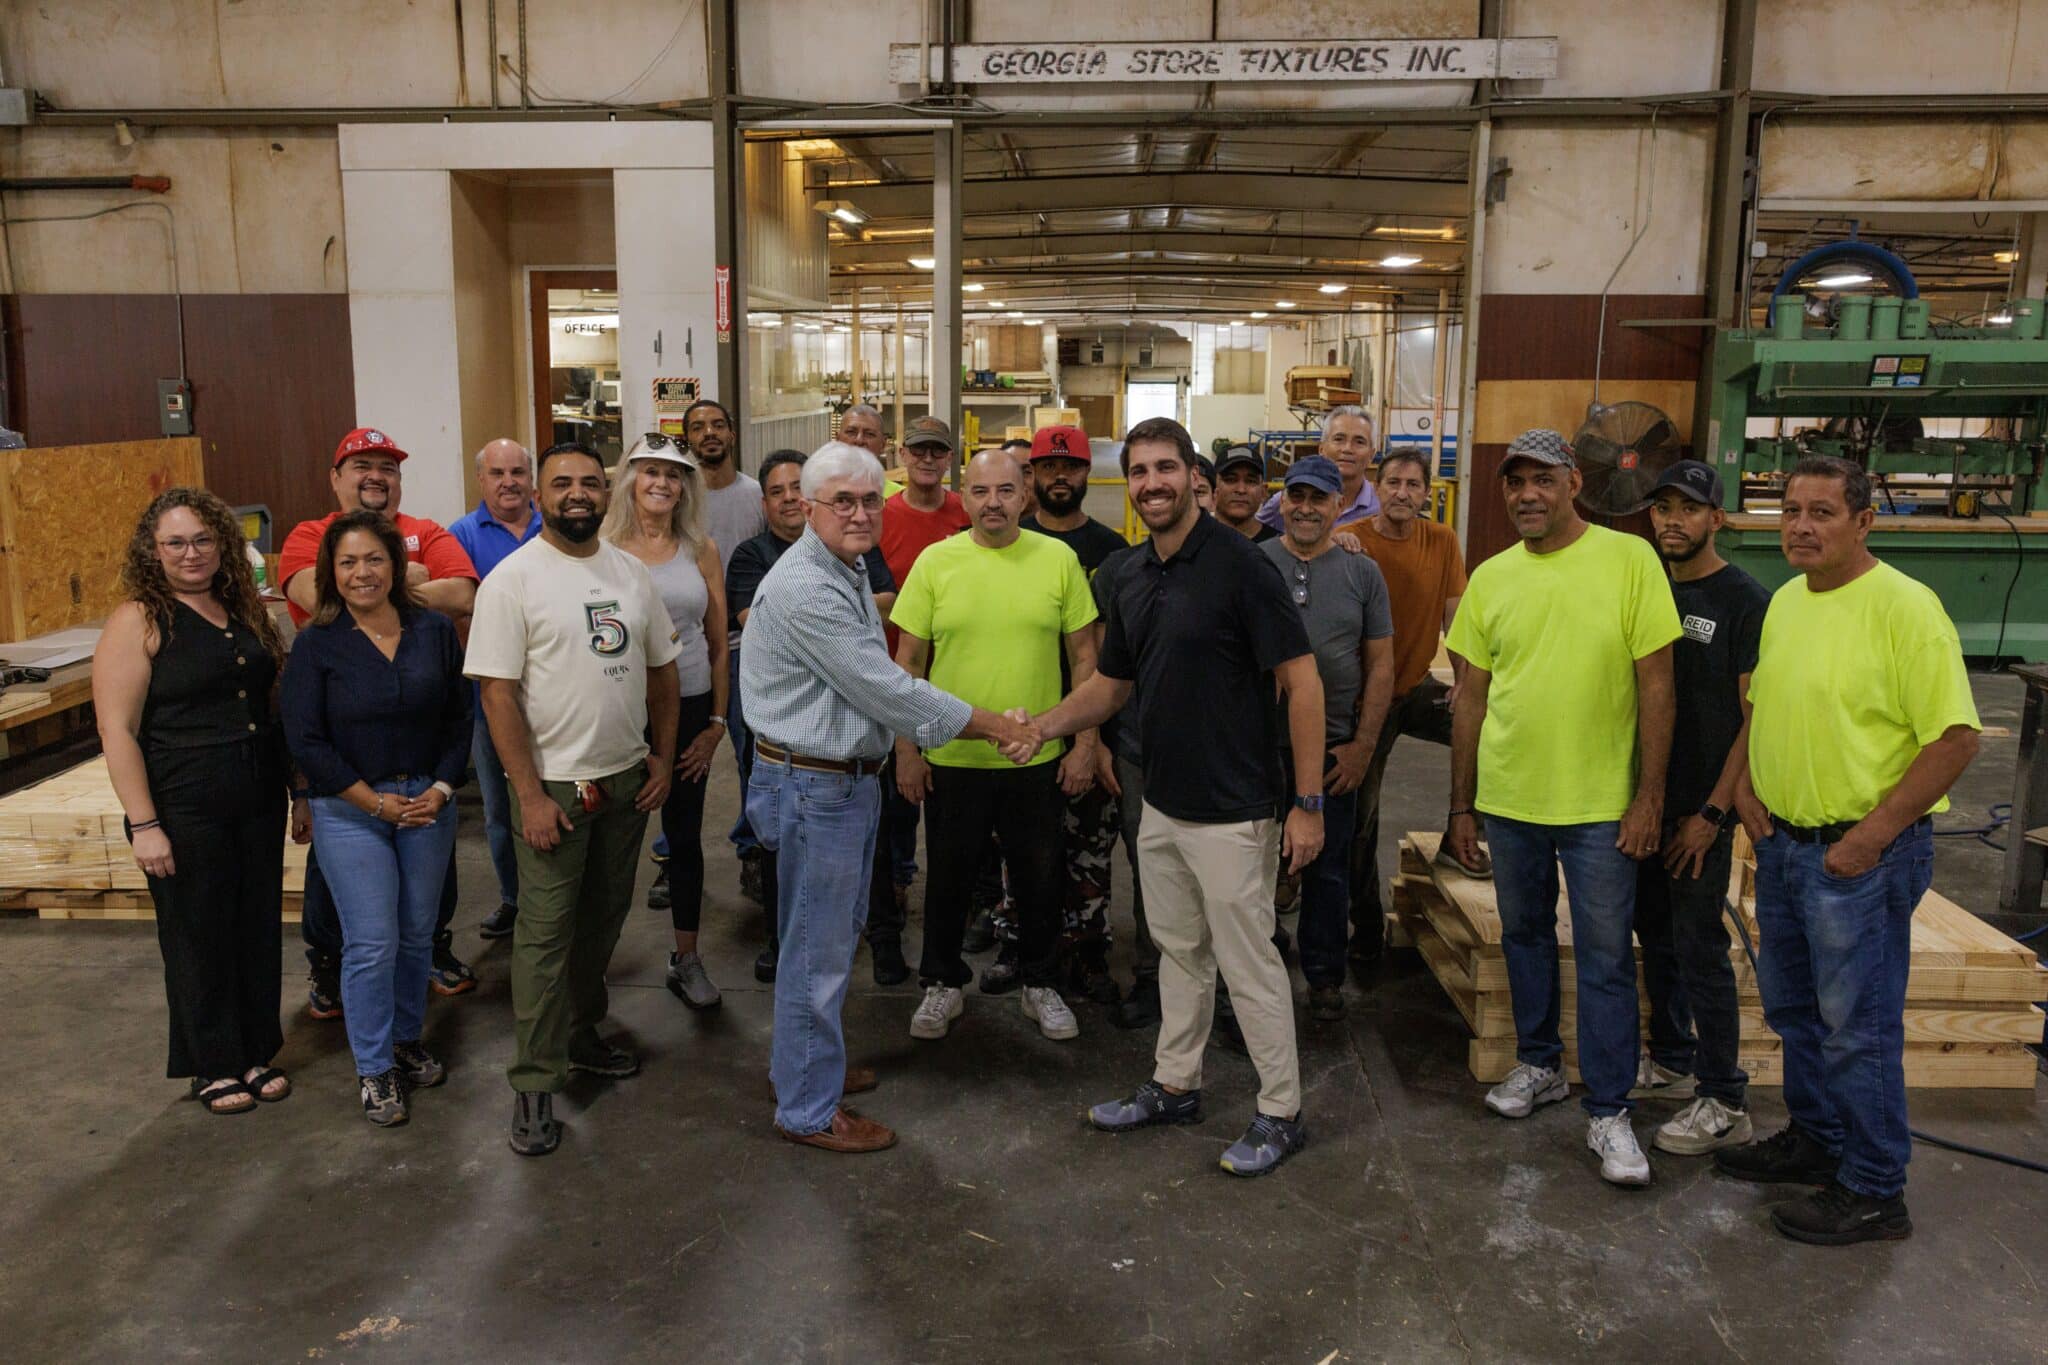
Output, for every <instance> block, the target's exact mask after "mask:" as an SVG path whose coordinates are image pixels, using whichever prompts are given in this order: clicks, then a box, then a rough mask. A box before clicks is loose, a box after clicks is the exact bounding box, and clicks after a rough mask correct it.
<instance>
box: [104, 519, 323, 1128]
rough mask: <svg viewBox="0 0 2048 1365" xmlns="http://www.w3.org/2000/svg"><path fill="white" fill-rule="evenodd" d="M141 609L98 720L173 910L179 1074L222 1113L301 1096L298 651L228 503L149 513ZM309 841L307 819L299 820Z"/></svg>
mask: <svg viewBox="0 0 2048 1365" xmlns="http://www.w3.org/2000/svg"><path fill="white" fill-rule="evenodd" d="M121 582H122V587H123V588H124V589H125V590H126V592H127V594H128V598H129V600H128V601H126V602H123V603H122V604H121V605H120V606H118V607H116V608H115V609H114V612H113V615H111V616H109V617H108V618H107V625H106V629H105V632H104V633H103V634H102V635H101V636H100V643H99V648H98V649H97V650H96V651H94V653H93V673H92V693H93V706H94V709H95V710H96V711H97V713H98V716H99V730H100V743H101V745H102V747H103V748H104V749H105V750H106V755H107V770H108V772H109V773H110V774H111V775H112V777H113V780H114V793H115V795H116V796H117V797H119V798H120V801H121V809H122V811H123V812H124V813H125V814H126V816H127V824H128V837H129V842H130V844H131V845H132V846H133V848H134V851H135V861H136V863H137V864H138V865H139V866H140V867H141V868H142V871H143V872H144V874H145V875H146V876H147V877H148V878H149V894H150V899H151V900H153V901H155V902H156V931H157V943H158V945H159V946H160V947H161V948H162V950H163V956H164V994H165V996H166V997H167V998H168V1000H169V1003H170V1025H171V1029H170V1031H171V1039H170V1064H169V1068H168V1071H167V1073H166V1074H168V1075H170V1076H173V1077H180V1076H190V1077H192V1078H193V1080H192V1093H193V1094H194V1095H196V1096H197V1097H198V1098H199V1101H200V1103H202V1104H204V1105H205V1106H206V1107H207V1109H208V1110H209V1111H210V1112H212V1113H215V1114H243V1113H247V1112H248V1111H249V1110H251V1109H253V1108H255V1106H256V1104H257V1102H258V1101H261V1102H263V1103H274V1102H276V1101H278V1100H281V1099H283V1098H285V1097H286V1096H287V1095H289V1094H291V1089H292V1084H291V1081H290V1080H288V1079H287V1078H286V1077H285V1074H284V1073H283V1072H282V1071H279V1070H277V1069H276V1068H274V1067H273V1066H271V1064H270V1063H271V1058H272V1057H273V1056H275V1055H276V1053H277V1050H278V1049H279V1048H280V1047H282V1046H283V1044H284V1035H283V1031H282V1030H281V1029H280V1028H279V1025H278V992H279V972H278V954H279V952H280V932H279V924H278V911H279V901H280V899H281V897H282V894H283V893H282V887H283V882H284V835H285V822H284V818H283V817H284V806H285V800H286V791H287V783H288V777H289V774H288V767H287V761H286V759H285V753H284V745H283V742H282V737H281V734H280V731H279V729H278V723H277V718H276V705H275V699H274V696H273V693H274V691H275V684H276V682H277V675H278V667H279V665H280V663H281V661H282V660H283V658H284V643H283V641H282V640H280V639H279V638H278V633H277V627H276V626H274V625H273V624H272V623H271V620H270V616H269V613H268V612H267V611H265V610H264V607H263V603H262V601H261V600H260V598H259V597H258V595H257V591H256V582H255V578H254V576H253V575H252V574H251V573H250V571H249V561H248V557H247V554H246V552H245V551H244V549H243V545H242V532H241V528H240V527H239V526H238V525H237V524H236V522H235V517H234V513H233V512H231V511H229V510H228V506H227V504H226V503H224V502H222V501H221V500H220V499H219V498H217V497H215V496H214V495H213V494H211V493H209V492H207V491H205V490H204V489H200V488H172V489H168V490H166V491H165V492H163V493H162V494H160V495H158V497H157V498H156V500H155V501H154V502H152V503H150V505H149V509H148V510H147V511H145V512H144V513H143V514H142V520H141V521H140V522H139V523H137V525H136V527H135V534H134V537H133V538H132V539H131V540H130V541H129V543H128V556H127V560H126V562H125V563H124V565H123V566H122V571H121ZM293 816H294V819H293V825H294V828H295V829H302V828H303V826H304V825H305V816H304V812H303V811H301V810H294V812H293Z"/></svg>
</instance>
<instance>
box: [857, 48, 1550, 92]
mask: <svg viewBox="0 0 2048 1365" xmlns="http://www.w3.org/2000/svg"><path fill="white" fill-rule="evenodd" d="M920 53H923V54H924V55H925V56H926V58H927V59H928V61H929V62H930V69H929V73H928V74H929V76H930V78H931V79H932V80H935V81H942V80H945V79H946V73H945V61H946V54H945V51H944V50H943V49H941V48H937V47H925V46H923V45H921V44H918V43H891V44H890V45H889V74H890V77H891V78H892V79H893V80H895V81H896V83H897V84H899V85H915V84H917V83H918V71H917V66H918V56H919V54H920ZM1556 74H1557V39H1555V38H1499V39H1495V38H1335V39H1327V40H1324V41H1321V42H1293V41H1288V40H1277V41H1272V42H1226V43H1206V42H1204V43H963V44H960V45H957V46H955V47H954V49H953V80H954V81H956V82H959V83H961V84H965V85H1014V84H1027V83H1040V84H1042V83H1047V82H1058V83H1063V84H1086V83H1094V82H1105V83H1118V84H1121V83H1124V82H1129V81H1236V82H1249V83H1252V84H1269V83H1281V82H1291V81H1353V82H1359V83H1364V84H1373V83H1377V82H1382V81H1475V80H1485V79H1498V80H1543V79H1547V78H1549V77H1552V76H1555V75H1556Z"/></svg>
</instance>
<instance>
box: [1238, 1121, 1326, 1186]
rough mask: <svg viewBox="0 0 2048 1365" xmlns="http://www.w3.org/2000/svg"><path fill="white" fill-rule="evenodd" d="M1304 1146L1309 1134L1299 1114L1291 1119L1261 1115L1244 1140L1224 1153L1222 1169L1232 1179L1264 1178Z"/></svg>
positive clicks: (1246, 1133) (1245, 1134)
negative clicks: (1232, 1177) (1234, 1177)
mask: <svg viewBox="0 0 2048 1365" xmlns="http://www.w3.org/2000/svg"><path fill="white" fill-rule="evenodd" d="M1306 1146H1308V1130H1307V1129H1306V1128H1304V1127H1302V1126H1301V1116H1300V1115H1299V1114H1297V1115H1295V1116H1294V1117H1293V1118H1291V1119H1283V1118H1275V1117H1274V1116H1273V1115H1271V1114H1260V1115H1259V1116H1258V1117H1256V1118H1254V1119H1253V1120H1252V1126H1251V1127H1249V1128H1247V1129H1245V1132H1244V1136H1243V1137H1241V1138H1239V1139H1238V1140H1237V1141H1235V1142H1233V1143H1231V1144H1230V1146H1228V1147H1226V1148H1225V1149H1224V1151H1223V1160H1222V1162H1221V1165H1222V1167H1223V1169H1224V1170H1226V1171H1228V1172H1230V1173H1231V1174H1232V1175H1247V1176H1249V1175H1265V1174H1266V1173H1267V1172H1268V1171H1271V1170H1272V1169H1273V1168H1274V1167H1275V1166H1278V1165H1279V1164H1280V1163H1281V1162H1283V1161H1285V1160H1287V1158H1288V1157H1291V1156H1293V1155H1294V1154H1295V1153H1296V1152H1298V1151H1300V1150H1301V1149H1302V1148H1304V1147H1306Z"/></svg>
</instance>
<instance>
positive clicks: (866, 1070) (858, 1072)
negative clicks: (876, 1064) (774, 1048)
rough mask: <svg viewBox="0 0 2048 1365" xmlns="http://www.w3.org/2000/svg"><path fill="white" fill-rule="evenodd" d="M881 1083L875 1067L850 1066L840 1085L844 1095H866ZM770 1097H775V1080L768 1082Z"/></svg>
mask: <svg viewBox="0 0 2048 1365" xmlns="http://www.w3.org/2000/svg"><path fill="white" fill-rule="evenodd" d="M881 1083H882V1081H881V1078H880V1077H879V1076H877V1075H875V1069H874V1068H873V1067H871V1066H849V1067H848V1068H846V1080H845V1082H844V1083H843V1084H841V1086H840V1087H839V1093H840V1094H842V1095H864V1094H866V1093H867V1092H868V1091H870V1090H873V1089H874V1088H875V1087H876V1086H878V1085H880V1084H881ZM768 1098H769V1099H770V1100H771V1101H772V1100H774V1098H775V1082H773V1081H770V1082H768Z"/></svg>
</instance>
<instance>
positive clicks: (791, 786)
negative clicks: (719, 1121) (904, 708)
mask: <svg viewBox="0 0 2048 1365" xmlns="http://www.w3.org/2000/svg"><path fill="white" fill-rule="evenodd" d="M881 809H882V789H881V786H880V784H878V783H877V782H876V781H875V779H874V778H873V777H856V776H854V775H852V774H851V773H827V772H814V771H812V770H810V769H808V768H798V767H794V766H792V765H790V764H787V763H769V762H765V761H757V762H756V763H755V764H754V771H753V775H752V776H751V777H750V778H749V779H748V782H747V816H748V819H749V820H750V821H751V823H752V824H753V827H754V833H755V834H756V835H757V836H758V837H759V838H760V840H761V846H762V847H763V848H766V849H767V850H768V851H769V852H771V853H773V854H775V855H776V871H777V878H776V882H777V885H776V897H775V927H776V932H777V933H778V934H779V936H780V937H781V940H782V948H781V953H780V955H779V956H778V957H777V959H776V963H777V966H776V973H775V1032H774V1037H773V1038H772V1039H771V1041H770V1045H769V1060H768V1076H769V1079H770V1080H772V1081H773V1082H774V1083H775V1122H776V1123H777V1124H778V1125H780V1127H781V1128H782V1130H783V1131H784V1132H785V1133H789V1134H791V1135H793V1136H797V1137H802V1136H804V1135H806V1134H809V1133H817V1132H822V1131H824V1130H825V1129H826V1128H829V1127H831V1126H832V1115H833V1112H834V1111H835V1110H837V1109H838V1107H839V1100H840V1097H841V1094H842V1092H843V1090H844V1088H845V1085H846V1035H845V1028H844V1025H843V1024H842V1022H841V1019H840V1011H841V1009H842V1008H843V1007H844V1005H845V1003H846V983H847V978H848V977H849V976H851V975H852V973H853V954H854V950H855V949H856V948H857V947H858V946H859V944H860V932H861V928H862V926H863V925H864V924H865V923H866V921H867V909H868V880H869V875H870V872H871V870H872V867H873V859H874V851H875V830H876V826H877V824H878V823H879V821H880V818H881Z"/></svg>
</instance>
